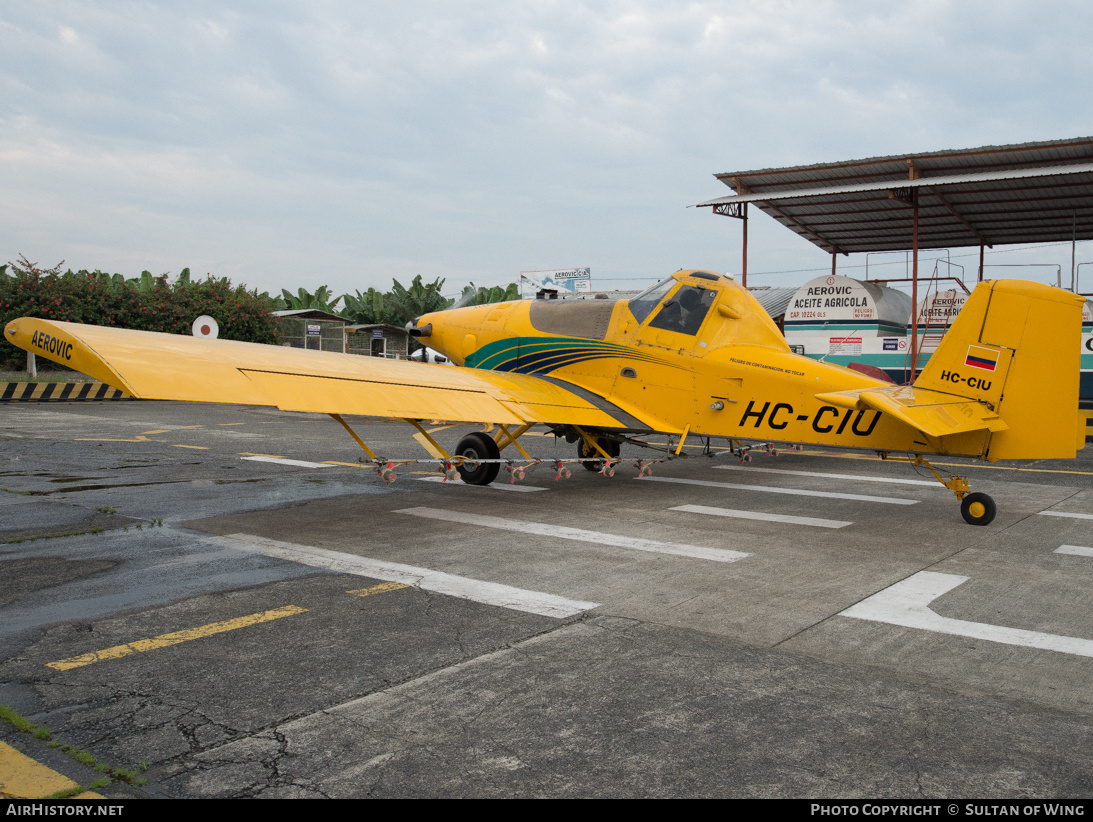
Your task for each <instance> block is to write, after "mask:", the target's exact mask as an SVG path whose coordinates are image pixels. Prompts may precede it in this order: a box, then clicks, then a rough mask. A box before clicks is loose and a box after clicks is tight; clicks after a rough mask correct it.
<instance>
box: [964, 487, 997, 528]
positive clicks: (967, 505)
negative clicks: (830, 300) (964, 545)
mask: <svg viewBox="0 0 1093 822" xmlns="http://www.w3.org/2000/svg"><path fill="white" fill-rule="evenodd" d="M997 513H998V506H996V505H995V504H994V500H993V499H991V498H990V497H989V496H987V495H986V494H983V493H980V492H978V491H976V492H975V493H974V494H968V496H966V497H964V500H963V501H962V502H961V503H960V515H961V516H962V517H964V521H965V522H966V523H968V524H969V525H989V524H990V523H991V522H992V521H993V520H994V515H995V514H997Z"/></svg>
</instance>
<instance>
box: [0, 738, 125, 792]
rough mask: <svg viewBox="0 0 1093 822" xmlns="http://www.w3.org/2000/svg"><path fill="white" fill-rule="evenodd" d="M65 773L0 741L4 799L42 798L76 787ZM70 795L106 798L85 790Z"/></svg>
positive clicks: (77, 784)
mask: <svg viewBox="0 0 1093 822" xmlns="http://www.w3.org/2000/svg"><path fill="white" fill-rule="evenodd" d="M78 787H80V786H79V783H77V782H73V781H72V780H71V779H69V778H68V777H67V776H65V775H64V774H59V773H57V772H56V771H55V770H53V769H52V768H47V767H46V766H45V765H43V764H42V763H41V762H38V761H36V760H34V759H31V758H30V757H29V756H27V755H26V754H23V753H20V752H19V751H17V750H15V748H13V747H11V745H8V744H7V743H6V742H0V798H3V799H45V798H46V797H47V796H53V794H55V793H60V792H61V791H71V790H74V789H75V788H78ZM71 798H72V799H105V798H106V797H105V796H103V795H102V794H98V793H94V792H92V791H86V792H84V793H80V794H76V795H75V796H72V797H71Z"/></svg>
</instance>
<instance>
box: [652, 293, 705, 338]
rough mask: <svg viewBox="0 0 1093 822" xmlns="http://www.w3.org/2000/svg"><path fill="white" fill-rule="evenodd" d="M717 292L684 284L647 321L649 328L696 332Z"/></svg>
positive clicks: (681, 332) (685, 332)
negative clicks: (649, 320) (650, 319)
mask: <svg viewBox="0 0 1093 822" xmlns="http://www.w3.org/2000/svg"><path fill="white" fill-rule="evenodd" d="M716 294H717V292H715V291H713V290H712V289H709V288H701V287H700V286H694V285H684V286H682V287H681V288H680V289H679V291H677V292H676V293H675V295H674V296H673V297H672V299H670V300H667V301H666V302H665V303H664V307H663V308H661V309H660V311H659V312H657V315H656V316H655V317H653V319H652V321H651V322H650V323H649V327H650V328H663V329H664V330H665V331H678V332H679V333H680V334H692V335H693V334H697V333H698V329H699V328H701V327H702V321H703V320H704V319H706V315H707V314H708V313H709V311H710V306H712V305H713V301H714V297H715V296H716Z"/></svg>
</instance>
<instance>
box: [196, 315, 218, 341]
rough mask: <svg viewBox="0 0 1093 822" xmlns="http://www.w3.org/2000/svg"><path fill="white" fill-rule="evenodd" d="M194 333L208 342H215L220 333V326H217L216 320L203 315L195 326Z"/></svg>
mask: <svg viewBox="0 0 1093 822" xmlns="http://www.w3.org/2000/svg"><path fill="white" fill-rule="evenodd" d="M193 332H194V336H195V337H204V338H205V339H206V340H215V339H216V335H217V334H219V333H220V326H219V325H217V324H216V320H214V319H213V318H212V317H210V316H209V315H207V314H202V315H201V316H200V317H198V318H197V319H196V320H194V324H193Z"/></svg>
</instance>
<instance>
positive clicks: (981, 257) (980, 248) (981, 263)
mask: <svg viewBox="0 0 1093 822" xmlns="http://www.w3.org/2000/svg"><path fill="white" fill-rule="evenodd" d="M979 282H983V243H980V244H979Z"/></svg>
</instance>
